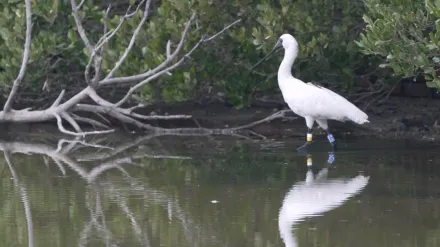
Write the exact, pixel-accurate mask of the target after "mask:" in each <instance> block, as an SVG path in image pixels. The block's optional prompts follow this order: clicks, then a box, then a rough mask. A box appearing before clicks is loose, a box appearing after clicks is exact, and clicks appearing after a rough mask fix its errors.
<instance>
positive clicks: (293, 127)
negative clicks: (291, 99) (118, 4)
mask: <svg viewBox="0 0 440 247" xmlns="http://www.w3.org/2000/svg"><path fill="white" fill-rule="evenodd" d="M279 102H280V101H278V103H272V104H265V105H264V106H263V105H262V104H260V105H258V104H256V105H254V106H252V107H250V108H245V109H239V110H237V109H234V108H232V107H229V106H226V105H225V104H223V103H220V102H216V103H211V104H206V105H197V104H194V103H180V104H174V105H168V106H160V107H158V106H156V107H154V106H153V107H151V108H150V109H149V110H153V111H154V112H155V113H157V114H182V113H184V114H191V115H192V116H193V117H194V119H196V120H197V123H198V124H199V125H201V126H203V127H212V128H213V127H233V126H239V125H243V124H247V123H250V122H253V121H257V120H259V119H262V118H264V117H266V116H268V115H270V114H272V113H274V112H276V111H278V110H281V109H288V108H287V106H286V105H284V104H279ZM366 113H367V114H368V115H369V119H370V123H368V124H365V125H356V124H353V123H348V122H346V123H341V122H337V121H330V126H331V128H332V129H333V131H334V132H335V133H336V134H340V135H354V136H362V137H366V138H368V137H372V138H384V139H414V140H430V141H433V140H440V121H439V125H438V126H436V124H435V123H436V121H437V120H440V100H439V99H433V98H411V97H390V98H389V99H388V100H387V101H385V102H383V103H381V104H376V105H374V106H372V107H370V108H369V109H368V110H366ZM289 116H290V117H291V118H288V119H282V120H281V119H279V120H274V121H271V122H270V123H265V124H261V125H258V126H255V127H254V128H253V129H252V130H253V131H255V132H258V133H259V134H262V135H265V136H267V137H269V138H277V139H278V138H281V139H283V138H289V137H303V136H304V133H305V131H306V126H305V123H304V119H303V118H301V117H298V116H297V115H295V114H293V113H292V114H290V115H289ZM156 124H159V125H166V126H169V127H173V126H174V127H177V126H185V127H190V126H193V127H195V126H196V125H195V123H194V121H193V120H184V121H182V120H179V121H171V122H165V121H162V122H156ZM315 127H317V125H316V124H315ZM316 131H317V132H318V133H320V132H321V133H322V130H321V129H319V128H318V129H317V130H316Z"/></svg>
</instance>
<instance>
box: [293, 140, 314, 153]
mask: <svg viewBox="0 0 440 247" xmlns="http://www.w3.org/2000/svg"><path fill="white" fill-rule="evenodd" d="M310 144H312V142H311V141H310V142H309V141H308V142H306V143H305V144H304V145H302V146H301V147H299V148H297V149H296V150H298V151H299V152H301V153H306V152H307V147H308V146H310Z"/></svg>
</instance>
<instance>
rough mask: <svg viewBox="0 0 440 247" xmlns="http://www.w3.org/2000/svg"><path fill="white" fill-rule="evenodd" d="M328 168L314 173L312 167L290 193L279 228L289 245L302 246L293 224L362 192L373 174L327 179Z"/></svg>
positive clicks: (327, 209) (319, 213)
mask: <svg viewBox="0 0 440 247" xmlns="http://www.w3.org/2000/svg"><path fill="white" fill-rule="evenodd" d="M327 175H328V168H324V169H322V170H321V171H320V172H319V173H318V175H317V176H316V177H314V175H313V172H312V171H311V169H309V170H308V171H307V175H306V180H305V181H304V182H299V183H297V184H294V185H293V186H292V188H291V189H290V191H289V192H288V193H287V194H286V196H285V197H284V200H283V204H282V206H281V208H280V212H279V215H278V230H279V232H280V237H281V239H282V240H283V241H284V244H285V246H286V247H296V246H298V243H297V240H296V237H295V234H293V226H294V225H295V224H298V223H299V222H301V221H303V220H304V219H305V218H307V217H314V216H318V215H322V214H323V213H325V212H327V211H330V210H332V209H335V208H337V207H339V206H341V205H342V204H343V203H344V202H345V201H347V200H348V199H349V198H350V197H353V196H354V195H356V194H358V193H360V192H361V191H362V190H363V189H364V188H365V186H366V185H367V184H368V180H369V177H366V176H363V175H358V176H356V177H354V178H352V179H331V180H327Z"/></svg>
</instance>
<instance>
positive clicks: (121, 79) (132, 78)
mask: <svg viewBox="0 0 440 247" xmlns="http://www.w3.org/2000/svg"><path fill="white" fill-rule="evenodd" d="M195 17H196V14H195V13H194V14H193V15H192V16H191V18H190V19H189V21H188V23H187V24H186V26H185V29H184V30H183V32H182V36H181V38H180V42H179V44H178V45H177V48H176V50H175V51H174V52H173V53H172V54H171V56H170V57H169V58H167V59H166V60H165V61H163V62H162V63H161V64H160V65H159V66H157V67H156V68H154V69H153V70H149V71H147V72H145V73H142V74H139V75H133V76H127V77H117V78H109V79H104V80H102V81H100V82H99V84H100V85H108V84H115V83H126V82H133V81H138V80H142V79H144V78H146V77H148V76H151V75H153V74H155V73H156V72H157V71H159V70H161V69H163V68H165V67H166V66H167V65H168V63H170V62H171V61H172V60H173V59H174V58H175V57H176V56H177V54H178V53H179V52H180V50H181V49H182V48H183V44H184V43H185V40H186V36H187V34H188V31H189V27H190V26H191V23H192V21H193V20H194V19H195Z"/></svg>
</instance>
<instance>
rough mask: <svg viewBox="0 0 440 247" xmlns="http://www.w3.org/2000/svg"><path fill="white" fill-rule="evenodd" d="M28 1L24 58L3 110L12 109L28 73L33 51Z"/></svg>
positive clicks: (28, 2)
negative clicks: (28, 64)
mask: <svg viewBox="0 0 440 247" xmlns="http://www.w3.org/2000/svg"><path fill="white" fill-rule="evenodd" d="M25 3H26V40H25V43H24V52H23V60H22V62H21V68H20V72H19V73H18V76H17V78H16V79H15V81H14V83H13V85H12V89H11V92H10V93H9V96H8V99H7V100H6V103H5V105H4V107H3V111H5V112H10V111H11V109H12V101H13V100H14V97H15V94H16V93H17V91H18V88H19V87H20V84H21V82H22V80H23V77H24V74H25V73H26V67H27V63H28V61H29V56H30V53H31V38H32V8H31V0H25Z"/></svg>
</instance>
